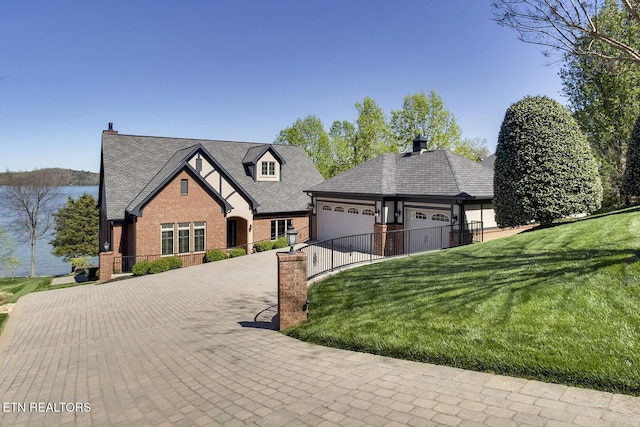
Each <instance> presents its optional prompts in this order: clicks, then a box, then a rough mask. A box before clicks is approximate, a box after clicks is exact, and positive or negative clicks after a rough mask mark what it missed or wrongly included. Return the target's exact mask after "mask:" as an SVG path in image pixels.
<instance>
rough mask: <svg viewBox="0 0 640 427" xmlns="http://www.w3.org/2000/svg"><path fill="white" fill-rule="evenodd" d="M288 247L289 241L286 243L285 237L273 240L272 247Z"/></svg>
mask: <svg viewBox="0 0 640 427" xmlns="http://www.w3.org/2000/svg"><path fill="white" fill-rule="evenodd" d="M288 247H289V243H287V238H286V237H280V238H279V239H278V240H276V241H275V242H273V248H274V249H282V248H288Z"/></svg>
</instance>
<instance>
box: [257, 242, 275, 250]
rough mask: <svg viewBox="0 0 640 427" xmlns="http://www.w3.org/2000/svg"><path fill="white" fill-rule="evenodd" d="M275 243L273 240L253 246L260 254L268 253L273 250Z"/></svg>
mask: <svg viewBox="0 0 640 427" xmlns="http://www.w3.org/2000/svg"><path fill="white" fill-rule="evenodd" d="M274 243H275V242H273V241H271V240H265V241H264V242H258V243H256V244H255V245H253V246H254V247H255V248H256V251H258V252H266V251H270V250H271V249H273V245H274Z"/></svg>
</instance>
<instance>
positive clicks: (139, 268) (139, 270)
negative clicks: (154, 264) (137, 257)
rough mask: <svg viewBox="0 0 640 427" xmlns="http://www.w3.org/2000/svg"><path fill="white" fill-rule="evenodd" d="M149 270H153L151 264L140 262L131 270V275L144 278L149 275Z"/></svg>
mask: <svg viewBox="0 0 640 427" xmlns="http://www.w3.org/2000/svg"><path fill="white" fill-rule="evenodd" d="M149 268H151V263H150V262H149V261H138V262H136V263H135V265H134V266H133V268H132V269H131V273H132V274H133V275H134V276H144V275H145V274H147V273H149Z"/></svg>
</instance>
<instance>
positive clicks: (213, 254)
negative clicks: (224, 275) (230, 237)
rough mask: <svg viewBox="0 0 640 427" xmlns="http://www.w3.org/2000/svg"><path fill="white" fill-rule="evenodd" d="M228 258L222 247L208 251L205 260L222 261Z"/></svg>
mask: <svg viewBox="0 0 640 427" xmlns="http://www.w3.org/2000/svg"><path fill="white" fill-rule="evenodd" d="M227 258H228V256H227V254H226V253H225V252H224V251H221V250H220V249H213V250H210V251H207V254H206V255H205V262H215V261H222V260H223V259H227Z"/></svg>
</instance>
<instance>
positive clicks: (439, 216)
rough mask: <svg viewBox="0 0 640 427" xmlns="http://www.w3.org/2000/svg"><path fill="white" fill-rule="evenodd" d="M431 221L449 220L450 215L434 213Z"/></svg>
mask: <svg viewBox="0 0 640 427" xmlns="http://www.w3.org/2000/svg"><path fill="white" fill-rule="evenodd" d="M431 221H440V222H449V217H448V216H446V215H444V214H433V215H432V216H431Z"/></svg>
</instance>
